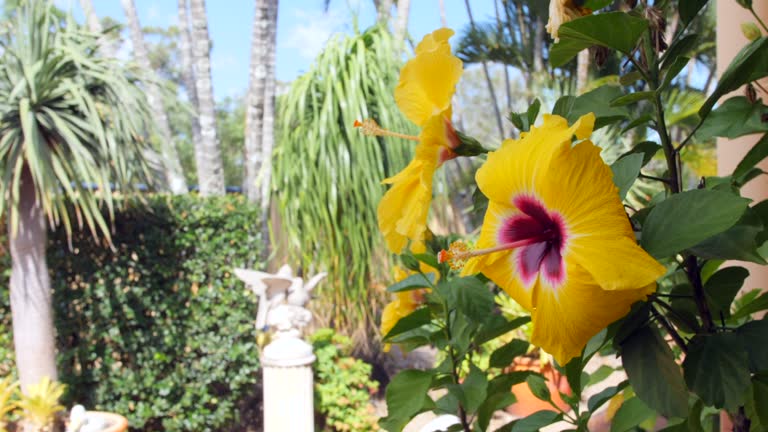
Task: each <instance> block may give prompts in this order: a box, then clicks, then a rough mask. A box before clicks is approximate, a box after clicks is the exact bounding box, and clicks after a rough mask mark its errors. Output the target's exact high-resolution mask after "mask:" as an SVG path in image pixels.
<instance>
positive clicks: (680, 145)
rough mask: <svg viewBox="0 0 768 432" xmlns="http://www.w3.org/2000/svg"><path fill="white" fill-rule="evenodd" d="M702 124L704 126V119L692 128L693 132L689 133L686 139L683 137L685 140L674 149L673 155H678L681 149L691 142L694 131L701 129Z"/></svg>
mask: <svg viewBox="0 0 768 432" xmlns="http://www.w3.org/2000/svg"><path fill="white" fill-rule="evenodd" d="M702 124H704V118H702V119H701V120H699V122H698V123H697V124H696V126H694V128H693V130H692V131H691V133H690V134H688V136H687V137H685V139H684V140H683V142H681V143H680V144H679V145H678V146H677V147H676V148H675V153H678V154H679V153H680V150H682V149H683V147H685V145H686V144H688V143H689V142H690V141H691V138H693V135H694V134H695V133H696V131H697V130H699V128H700V127H701V125H702Z"/></svg>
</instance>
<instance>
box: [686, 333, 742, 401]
mask: <svg viewBox="0 0 768 432" xmlns="http://www.w3.org/2000/svg"><path fill="white" fill-rule="evenodd" d="M683 375H684V376H685V382H686V383H687V384H688V387H689V388H690V389H691V390H692V391H693V392H694V393H696V394H697V395H698V396H699V397H700V398H701V399H702V400H703V401H704V403H706V404H707V405H714V406H715V408H725V409H727V410H729V411H730V410H734V409H736V408H738V407H739V406H740V405H743V404H744V402H745V400H746V396H747V391H748V390H749V387H750V374H749V359H748V357H747V353H746V351H745V349H744V344H743V343H742V339H741V337H740V336H739V335H737V334H733V333H717V334H712V335H696V336H694V337H693V339H691V341H690V343H689V344H688V354H687V355H686V357H685V361H683Z"/></svg>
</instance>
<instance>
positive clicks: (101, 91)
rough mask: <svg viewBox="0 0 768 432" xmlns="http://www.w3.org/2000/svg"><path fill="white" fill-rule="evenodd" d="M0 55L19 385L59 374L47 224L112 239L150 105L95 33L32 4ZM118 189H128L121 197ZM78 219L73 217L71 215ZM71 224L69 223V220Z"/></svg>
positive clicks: (1, 194) (0, 124)
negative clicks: (112, 221)
mask: <svg viewBox="0 0 768 432" xmlns="http://www.w3.org/2000/svg"><path fill="white" fill-rule="evenodd" d="M4 39H5V40H4V41H3V42H4V46H5V49H4V50H3V52H2V57H0V101H2V102H0V161H1V162H0V176H2V179H3V181H2V182H0V213H2V214H4V215H5V216H6V217H7V220H8V224H7V225H8V234H9V245H10V252H11V257H12V268H11V281H10V292H11V310H12V314H13V328H14V345H15V351H16V364H17V368H18V371H19V378H20V381H21V384H22V388H26V387H28V386H29V385H30V384H32V383H36V382H37V381H39V379H40V378H41V377H43V376H48V377H51V378H53V379H55V378H56V363H55V356H54V354H55V352H54V329H53V319H52V313H51V286H50V280H49V276H48V267H47V264H46V260H45V247H46V239H47V232H46V225H49V226H55V225H59V224H62V225H63V226H64V227H65V229H66V230H67V231H68V232H71V231H72V230H73V229H80V228H82V227H83V226H87V227H88V229H89V230H90V231H91V232H92V234H93V235H94V236H99V235H101V236H102V237H103V238H104V239H105V240H106V241H109V227H108V223H107V221H106V220H105V216H104V215H103V214H102V209H105V210H106V214H107V216H106V217H108V218H111V217H112V214H113V211H114V208H115V206H116V204H119V202H115V200H114V198H113V195H112V192H113V191H120V192H127V191H129V190H130V188H131V185H132V184H133V183H134V182H135V181H144V180H146V178H147V177H148V171H147V166H146V163H145V161H144V160H143V156H142V155H143V151H144V149H145V148H146V147H147V141H146V140H145V139H144V137H143V136H142V134H143V132H144V131H145V130H147V128H148V127H149V124H148V123H149V121H150V120H149V119H151V116H150V114H149V109H148V106H147V101H146V99H145V98H144V92H143V91H142V89H140V88H139V87H138V84H137V80H136V76H135V75H134V74H133V73H132V72H131V71H129V70H127V69H126V68H125V67H123V66H122V65H121V64H120V63H119V62H118V61H117V60H115V59H114V58H109V57H100V56H98V55H97V54H96V52H97V49H98V46H99V44H98V36H97V35H93V34H91V33H89V32H86V31H83V30H82V29H81V28H80V27H78V26H77V24H76V23H75V22H74V20H72V19H71V18H70V19H69V20H68V22H67V23H66V24H65V25H62V23H61V21H60V20H59V19H57V18H56V17H55V16H54V13H53V10H52V6H51V4H50V3H48V2H43V1H30V2H28V3H26V4H25V5H23V6H22V7H21V9H19V10H18V11H17V13H16V17H15V19H14V21H13V26H12V30H11V32H10V33H9V34H7V35H4ZM121 195H122V196H124V194H121ZM73 216H74V219H75V220H74V221H73V220H72V219H73ZM73 222H74V224H73Z"/></svg>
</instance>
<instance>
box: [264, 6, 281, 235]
mask: <svg viewBox="0 0 768 432" xmlns="http://www.w3.org/2000/svg"><path fill="white" fill-rule="evenodd" d="M277 11H278V0H270V14H269V26H268V28H267V35H268V38H267V79H266V85H265V88H264V131H263V134H262V167H261V172H262V178H261V217H262V227H263V232H262V234H263V236H264V237H263V239H264V241H265V242H266V241H267V240H268V239H269V226H268V221H269V199H270V195H271V186H272V149H273V148H274V146H275V90H276V87H277V82H276V79H275V67H276V51H277Z"/></svg>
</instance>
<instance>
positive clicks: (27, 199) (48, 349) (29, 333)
mask: <svg viewBox="0 0 768 432" xmlns="http://www.w3.org/2000/svg"><path fill="white" fill-rule="evenodd" d="M19 194H20V197H19V203H18V211H19V222H18V228H17V232H16V233H15V235H14V233H13V232H12V231H13V228H12V227H11V224H10V223H8V243H9V246H10V252H11V286H10V292H11V313H12V316H13V343H14V349H15V351H16V366H17V368H18V372H19V381H20V382H21V389H22V392H26V390H27V389H28V388H29V386H30V385H32V384H37V383H38V382H39V381H40V379H41V378H43V377H45V376H47V377H48V378H50V379H51V380H57V379H58V376H57V374H56V345H55V344H56V341H55V338H54V328H53V308H52V292H51V281H50V277H49V275H48V264H47V263H46V260H45V247H46V244H47V231H46V229H47V228H46V225H45V214H44V213H43V209H42V208H41V206H40V205H39V204H38V203H37V197H36V193H35V184H34V182H33V181H32V175H31V174H30V173H29V171H28V170H24V172H23V174H22V176H21V186H20V191H19Z"/></svg>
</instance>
